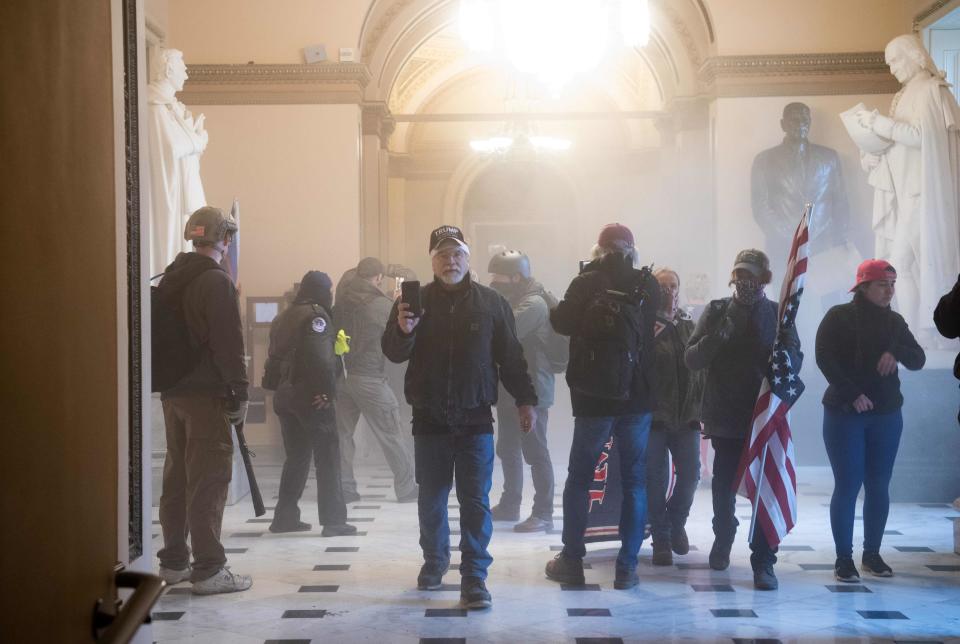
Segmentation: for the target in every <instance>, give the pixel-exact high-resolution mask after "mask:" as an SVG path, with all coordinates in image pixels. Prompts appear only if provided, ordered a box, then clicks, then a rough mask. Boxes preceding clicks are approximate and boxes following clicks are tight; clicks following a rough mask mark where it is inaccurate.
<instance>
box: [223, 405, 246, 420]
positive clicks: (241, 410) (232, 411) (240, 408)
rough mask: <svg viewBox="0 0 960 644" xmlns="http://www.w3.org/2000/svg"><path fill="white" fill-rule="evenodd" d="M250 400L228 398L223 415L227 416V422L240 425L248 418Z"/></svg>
mask: <svg viewBox="0 0 960 644" xmlns="http://www.w3.org/2000/svg"><path fill="white" fill-rule="evenodd" d="M248 405H249V402H247V401H246V400H228V401H227V405H226V407H225V408H224V410H223V415H224V416H225V417H226V419H227V422H228V423H230V424H231V425H239V424H240V423H242V422H243V421H245V420H246V419H247V406H248Z"/></svg>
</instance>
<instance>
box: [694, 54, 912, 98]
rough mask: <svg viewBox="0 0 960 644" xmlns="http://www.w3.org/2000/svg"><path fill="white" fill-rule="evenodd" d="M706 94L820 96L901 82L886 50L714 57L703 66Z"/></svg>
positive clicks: (890, 89) (891, 87) (876, 90)
mask: <svg viewBox="0 0 960 644" xmlns="http://www.w3.org/2000/svg"><path fill="white" fill-rule="evenodd" d="M698 80H699V82H700V84H701V87H702V90H703V92H704V93H705V94H708V95H711V96H716V97H718V98H727V97H739V96H818V95H838V94H892V93H895V92H896V91H897V90H898V89H899V88H900V84H899V83H898V82H897V80H896V79H895V78H894V77H893V76H892V75H891V74H890V70H889V68H888V67H887V64H886V63H885V62H884V59H883V52H873V51H869V52H849V53H826V54H775V55H759V56H714V57H711V58H709V59H707V60H706V61H705V62H704V64H703V65H701V67H700V70H699V73H698Z"/></svg>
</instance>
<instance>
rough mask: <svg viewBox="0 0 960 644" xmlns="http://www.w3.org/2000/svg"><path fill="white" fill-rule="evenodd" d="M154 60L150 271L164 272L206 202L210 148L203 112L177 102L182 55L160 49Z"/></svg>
mask: <svg viewBox="0 0 960 644" xmlns="http://www.w3.org/2000/svg"><path fill="white" fill-rule="evenodd" d="M153 54H154V55H153V58H152V60H151V62H150V85H149V87H148V90H147V91H148V94H147V106H148V107H147V110H148V116H147V130H148V133H149V134H148V135H149V142H150V206H151V210H150V222H151V226H150V233H151V248H150V271H151V273H150V275H151V276H153V275H157V274H159V273H162V272H163V271H164V269H165V268H166V267H167V265H168V264H170V262H172V261H173V259H174V257H176V256H177V253H179V252H180V251H183V250H189V248H188V247H187V246H186V242H184V240H183V229H184V226H185V225H186V222H187V218H188V217H189V216H190V213H192V212H193V211H194V210H196V209H198V208H200V207H202V206H205V205H207V200H206V197H205V196H204V194H203V184H202V183H201V181H200V155H201V154H203V151H204V150H205V149H206V147H207V139H208V136H207V131H206V130H205V129H204V127H203V115H202V114H201V115H200V116H199V117H197V118H196V119H195V118H194V117H193V115H192V114H191V113H190V111H189V110H188V109H187V108H186V106H185V105H184V104H183V103H181V102H180V101H178V100H177V98H176V96H175V95H176V93H177V92H179V91H180V90H182V89H183V83H184V81H186V80H187V66H186V64H185V63H184V62H183V53H182V52H180V51H178V50H176V49H165V48H160V47H158V48H157V49H156V50H155V51H154V52H153Z"/></svg>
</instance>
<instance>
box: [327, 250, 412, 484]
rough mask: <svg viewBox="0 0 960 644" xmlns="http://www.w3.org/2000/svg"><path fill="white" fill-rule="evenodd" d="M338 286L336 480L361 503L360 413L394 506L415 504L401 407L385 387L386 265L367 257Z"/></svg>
mask: <svg viewBox="0 0 960 644" xmlns="http://www.w3.org/2000/svg"><path fill="white" fill-rule="evenodd" d="M350 272H351V273H352V275H344V278H343V279H342V280H341V281H340V283H339V284H338V285H337V302H336V305H335V306H334V308H333V324H334V327H335V328H336V329H337V330H340V329H343V331H344V332H345V333H346V334H347V335H348V336H350V351H349V352H348V353H346V354H344V356H343V358H344V361H345V365H346V373H345V374H344V379H343V380H342V381H341V383H340V386H339V387H338V388H337V428H338V431H339V434H340V470H341V471H340V476H341V479H342V481H343V496H344V498H345V499H346V501H347V503H352V502H354V501H359V500H360V494H359V492H357V480H356V477H355V476H354V474H353V459H354V454H355V453H356V445H355V443H354V441H353V435H354V432H355V431H356V429H357V422H358V421H359V420H360V416H361V414H362V415H363V417H364V418H365V419H366V421H367V425H368V426H369V427H370V431H371V433H372V434H373V435H374V437H376V439H377V442H378V443H380V448H381V449H382V450H383V455H384V457H385V458H386V460H387V465H389V466H390V470H391V471H392V472H393V488H394V491H395V492H396V494H397V502H398V503H412V502H414V501H416V500H417V483H416V480H415V478H414V471H413V459H412V458H411V456H410V454H409V453H408V452H407V450H406V449H405V448H404V446H403V442H402V439H401V436H400V431H401V430H400V403H399V402H397V397H396V396H395V395H394V393H393V390H392V389H391V388H390V385H389V384H388V383H387V376H386V364H385V359H384V357H383V350H382V349H381V348H380V338H381V337H382V336H383V330H384V329H385V328H386V327H387V320H388V318H389V317H390V309H391V308H393V300H392V299H391V298H389V297H387V296H386V295H385V294H384V293H383V291H381V290H380V285H381V283H382V281H383V275H384V267H383V264H382V263H381V262H380V260H379V259H377V258H376V257H365V258H363V259H362V260H360V263H359V264H357V267H356V269H354V270H353V271H350Z"/></svg>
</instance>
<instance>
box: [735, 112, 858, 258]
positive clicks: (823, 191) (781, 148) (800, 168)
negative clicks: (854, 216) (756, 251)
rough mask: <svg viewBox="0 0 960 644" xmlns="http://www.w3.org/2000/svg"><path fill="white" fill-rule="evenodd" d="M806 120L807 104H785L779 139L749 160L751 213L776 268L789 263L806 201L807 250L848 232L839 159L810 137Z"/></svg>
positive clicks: (816, 249)
mask: <svg viewBox="0 0 960 644" xmlns="http://www.w3.org/2000/svg"><path fill="white" fill-rule="evenodd" d="M810 123H811V119H810V108H809V107H807V106H806V105H804V104H803V103H789V104H787V105H786V106H785V107H784V108H783V118H781V119H780V127H781V129H782V130H783V133H784V138H783V142H782V143H780V144H779V145H776V146H774V147H772V148H769V149H767V150H764V151H762V152H761V153H760V154H758V155H757V156H756V157H755V158H754V160H753V169H752V172H751V176H750V178H751V182H750V192H751V202H752V206H753V216H754V218H755V219H756V221H757V223H758V224H759V225H760V228H761V229H762V230H763V232H764V234H765V235H766V238H767V242H766V252H767V255H769V257H770V259H771V261H772V265H773V266H776V267H779V266H780V265H782V264H784V263H785V262H786V261H787V254H788V253H789V252H790V243H791V241H792V239H793V233H794V231H795V230H796V228H797V224H798V223H800V216H801V215H802V214H803V208H804V205H805V204H807V203H811V204H813V211H812V215H811V218H810V229H809V234H810V239H811V241H812V244H811V246H810V250H811V254H816V253H818V252H821V251H823V250H826V249H829V248H832V247H834V246H836V245H837V244H842V243H843V242H844V240H845V239H846V236H847V235H846V233H847V220H848V207H847V192H846V188H845V187H844V183H843V176H842V174H841V170H840V158H839V157H838V156H837V153H836V151H835V150H833V149H832V148H828V147H825V146H822V145H817V144H816V143H811V142H810V141H809V139H808V138H807V137H808V135H809V133H810Z"/></svg>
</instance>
